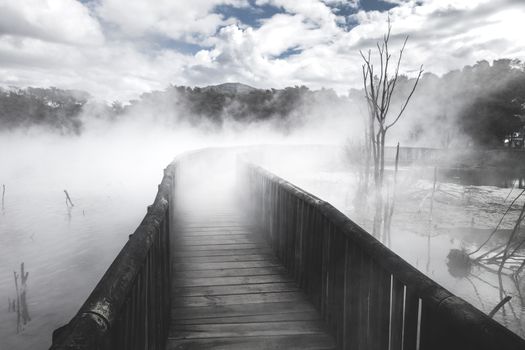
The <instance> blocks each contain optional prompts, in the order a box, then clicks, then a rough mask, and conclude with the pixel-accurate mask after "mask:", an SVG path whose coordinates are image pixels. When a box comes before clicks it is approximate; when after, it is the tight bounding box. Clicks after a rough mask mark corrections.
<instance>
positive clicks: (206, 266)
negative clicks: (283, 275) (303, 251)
mask: <svg viewBox="0 0 525 350" xmlns="http://www.w3.org/2000/svg"><path fill="white" fill-rule="evenodd" d="M279 265H280V264H279V262H278V261H277V260H276V259H272V260H264V261H232V262H222V263H221V262H216V263H188V264H186V263H175V264H173V270H174V271H190V270H216V269H239V268H249V267H267V266H279Z"/></svg>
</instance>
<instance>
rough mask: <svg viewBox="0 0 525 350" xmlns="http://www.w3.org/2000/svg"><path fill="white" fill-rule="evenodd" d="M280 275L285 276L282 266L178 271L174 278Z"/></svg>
mask: <svg viewBox="0 0 525 350" xmlns="http://www.w3.org/2000/svg"><path fill="white" fill-rule="evenodd" d="M266 275H282V276H287V274H286V269H285V268H284V267H282V266H267V267H253V268H244V269H217V270H197V271H178V272H177V273H176V274H175V278H178V279H185V278H206V277H243V276H266Z"/></svg>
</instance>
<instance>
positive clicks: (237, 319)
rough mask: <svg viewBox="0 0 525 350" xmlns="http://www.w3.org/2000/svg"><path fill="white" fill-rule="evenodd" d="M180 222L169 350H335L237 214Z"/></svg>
mask: <svg viewBox="0 0 525 350" xmlns="http://www.w3.org/2000/svg"><path fill="white" fill-rule="evenodd" d="M224 207H230V206H223V208H224ZM176 221H177V222H178V225H177V227H176V229H175V232H174V234H173V236H172V237H171V252H172V253H171V256H172V271H173V272H172V310H171V324H170V330H169V336H168V343H167V349H169V350H174V349H243V350H245V349H335V347H336V346H335V342H334V338H333V337H332V336H331V335H330V334H329V333H328V332H327V330H326V328H325V326H324V324H323V322H322V320H321V316H320V314H319V312H318V311H317V310H316V309H315V308H314V306H313V305H312V304H311V303H310V302H309V301H308V300H307V298H306V295H305V294H304V293H303V292H302V291H300V290H299V288H298V287H297V286H296V284H295V282H294V281H293V280H292V278H291V277H289V276H288V275H287V273H286V270H285V269H284V267H283V266H282V264H281V263H280V262H279V261H278V259H277V258H276V257H275V256H274V254H273V252H272V250H271V248H270V247H269V246H268V244H267V243H266V242H265V241H264V240H263V239H262V237H259V235H258V234H256V233H255V232H254V231H253V230H252V228H251V227H250V226H249V225H248V224H247V223H245V222H244V221H243V218H241V217H240V216H239V215H238V214H237V213H235V212H233V211H226V210H224V209H217V210H214V209H211V210H210V209H208V210H206V211H202V210H195V211H185V212H179V213H177V220H176Z"/></svg>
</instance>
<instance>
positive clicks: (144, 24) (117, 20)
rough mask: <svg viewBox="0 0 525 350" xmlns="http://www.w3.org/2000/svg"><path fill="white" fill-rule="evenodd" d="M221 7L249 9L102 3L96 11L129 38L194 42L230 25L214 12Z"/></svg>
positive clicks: (212, 2) (237, 2)
mask: <svg viewBox="0 0 525 350" xmlns="http://www.w3.org/2000/svg"><path fill="white" fill-rule="evenodd" d="M218 5H232V6H237V7H240V6H246V5H247V0H192V1H191V2H187V1H172V0H156V1H145V0H103V1H101V2H100V5H99V6H98V7H97V10H96V11H97V13H98V14H99V15H100V17H101V18H103V19H104V20H105V21H107V22H109V23H111V24H114V25H116V26H117V27H118V28H119V29H120V30H121V31H122V32H123V34H124V35H127V36H131V37H140V36H144V35H147V34H151V33H156V34H162V35H165V36H167V37H170V38H173V39H186V40H192V38H193V37H194V36H197V38H202V37H204V36H209V35H213V34H215V32H216V31H217V28H218V27H219V26H222V25H225V24H228V23H230V22H229V21H226V20H224V19H223V18H222V16H220V15H219V14H216V13H213V12H212V10H213V9H214V8H215V7H216V6H218Z"/></svg>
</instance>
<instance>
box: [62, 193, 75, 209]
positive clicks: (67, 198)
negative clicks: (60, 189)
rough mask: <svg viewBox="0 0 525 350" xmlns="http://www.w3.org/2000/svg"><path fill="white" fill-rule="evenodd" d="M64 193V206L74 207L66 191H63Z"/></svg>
mask: <svg viewBox="0 0 525 350" xmlns="http://www.w3.org/2000/svg"><path fill="white" fill-rule="evenodd" d="M64 193H65V194H66V206H68V207H69V206H70V205H71V207H74V206H75V205H74V204H73V202H72V201H71V197H69V193H67V190H64Z"/></svg>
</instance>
